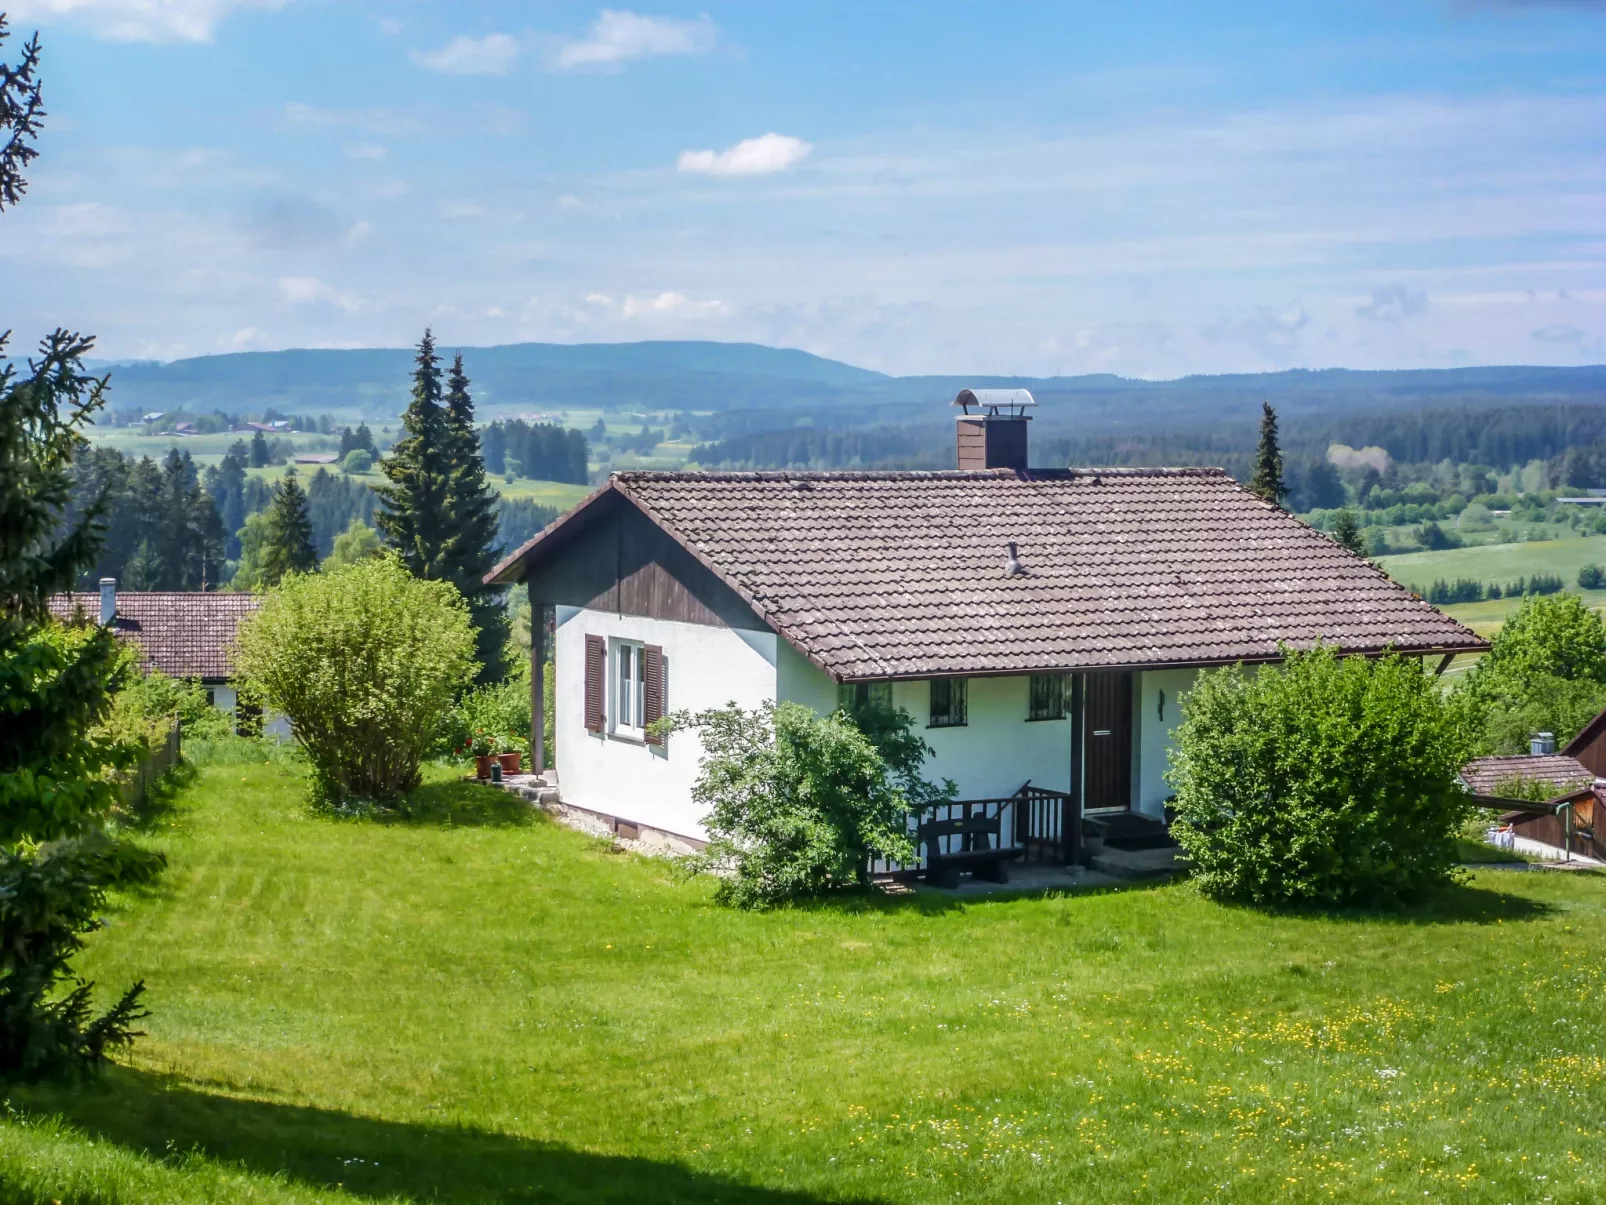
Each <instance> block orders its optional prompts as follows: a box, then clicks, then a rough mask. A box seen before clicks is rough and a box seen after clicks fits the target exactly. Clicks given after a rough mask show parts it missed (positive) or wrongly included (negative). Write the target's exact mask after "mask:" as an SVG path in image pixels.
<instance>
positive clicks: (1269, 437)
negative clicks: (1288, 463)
mask: <svg viewBox="0 0 1606 1205" xmlns="http://www.w3.org/2000/svg"><path fill="white" fill-rule="evenodd" d="M1249 490H1250V492H1251V493H1254V494H1258V495H1260V497H1262V498H1264V499H1265V500H1266V501H1267V502H1270V503H1271V504H1272V505H1273V506H1281V505H1282V502H1283V499H1284V498H1285V497H1287V496H1288V487H1287V486H1286V485H1285V484H1284V483H1283V453H1282V449H1281V448H1280V447H1278V446H1277V412H1276V411H1275V410H1273V409H1272V408H1271V403H1270V402H1261V403H1260V447H1259V449H1258V450H1257V451H1256V452H1255V475H1254V476H1253V477H1251V478H1250V479H1249Z"/></svg>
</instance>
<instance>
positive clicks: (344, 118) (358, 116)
mask: <svg viewBox="0 0 1606 1205" xmlns="http://www.w3.org/2000/svg"><path fill="white" fill-rule="evenodd" d="M284 119H285V121H286V122H287V123H288V124H290V125H293V126H322V127H326V128H334V129H348V130H366V131H367V132H368V133H370V134H419V133H422V132H423V126H422V125H421V124H420V123H419V122H418V121H417V120H416V119H415V118H412V117H408V116H407V115H406V114H404V113H398V112H396V111H395V110H394V109H381V108H377V107H376V108H367V109H324V108H320V107H319V106H317V105H309V104H305V103H303V102H302V101H299V100H293V101H290V102H289V103H288V104H286V105H285V106H284Z"/></svg>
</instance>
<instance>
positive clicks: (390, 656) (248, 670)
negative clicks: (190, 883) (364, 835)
mask: <svg viewBox="0 0 1606 1205" xmlns="http://www.w3.org/2000/svg"><path fill="white" fill-rule="evenodd" d="M237 656H238V666H239V669H240V671H241V673H243V674H244V675H245V677H246V678H248V679H249V680H250V681H252V682H253V683H255V684H257V686H258V687H259V688H260V689H261V691H262V694H263V696H264V697H265V699H266V701H267V703H268V705H269V706H271V707H272V708H274V709H275V710H277V711H280V712H283V713H284V715H285V717H286V718H287V719H288V720H289V721H290V729H291V731H292V732H293V733H294V734H295V738H296V740H298V741H299V742H300V743H301V745H302V747H303V748H304V749H305V750H306V753H307V757H308V760H310V761H311V763H312V768H313V774H314V790H315V791H316V792H317V794H318V795H319V796H320V798H321V799H323V800H324V801H325V802H329V803H340V802H343V801H345V800H348V799H352V798H358V799H371V800H377V801H385V800H388V799H391V798H394V797H395V796H396V795H399V794H400V793H402V792H404V791H408V790H411V789H412V788H413V787H415V786H417V785H418V777H419V773H418V767H419V763H420V762H421V761H422V760H423V758H424V757H425V756H426V755H427V754H428V752H429V750H430V747H431V745H432V744H433V743H434V741H435V736H436V733H437V731H438V729H439V727H440V725H441V723H442V722H443V720H444V719H445V717H446V716H447V714H448V713H449V712H450V710H451V706H452V698H453V695H454V694H455V692H456V691H457V690H458V689H459V688H461V686H462V684H463V683H465V682H467V681H469V680H471V679H472V678H473V676H474V671H475V669H476V668H477V667H476V663H475V661H474V631H473V629H472V627H470V625H469V620H468V608H467V607H466V605H465V604H464V602H463V598H462V595H460V594H459V593H458V592H457V590H456V588H455V587H453V586H452V585H451V584H450V583H448V582H431V581H422V580H420V579H419V578H415V577H414V576H413V575H412V574H410V573H409V572H408V571H407V568H406V567H405V566H404V565H403V564H402V563H401V560H400V559H399V558H397V557H395V556H394V555H392V556H385V557H379V558H375V559H372V560H366V561H360V562H358V563H357V564H354V565H349V566H346V567H345V568H342V569H337V570H335V571H333V572H330V573H314V574H291V575H290V576H289V577H287V578H285V580H284V582H283V583H282V584H281V585H280V586H279V587H278V588H277V589H275V590H271V591H269V593H268V595H267V597H266V598H265V599H264V600H263V604H262V608H261V610H259V611H257V613H256V614H255V615H253V616H251V617H250V618H249V619H248V620H246V621H245V622H244V623H243V624H242V625H241V629H240V637H239V648H238V654H237Z"/></svg>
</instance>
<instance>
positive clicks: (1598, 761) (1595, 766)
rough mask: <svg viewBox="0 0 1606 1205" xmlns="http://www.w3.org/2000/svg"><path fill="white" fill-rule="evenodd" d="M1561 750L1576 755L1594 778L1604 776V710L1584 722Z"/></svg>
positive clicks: (1605, 735)
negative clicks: (1587, 721)
mask: <svg viewBox="0 0 1606 1205" xmlns="http://www.w3.org/2000/svg"><path fill="white" fill-rule="evenodd" d="M1562 752H1563V753H1565V754H1566V755H1567V756H1568V757H1576V758H1577V759H1578V760H1579V761H1580V762H1581V763H1583V767H1584V769H1586V770H1588V771H1589V772H1590V773H1591V774H1593V775H1594V776H1595V777H1596V778H1606V711H1603V712H1601V713H1600V714H1599V715H1598V716H1596V717H1595V718H1594V719H1592V720H1590V721H1589V723H1587V724H1585V725H1584V728H1583V731H1582V732H1580V733H1579V734H1578V735H1577V736H1575V737H1573V739H1572V742H1571V743H1570V744H1569V745H1568V746H1567V748H1565V749H1564V750H1562Z"/></svg>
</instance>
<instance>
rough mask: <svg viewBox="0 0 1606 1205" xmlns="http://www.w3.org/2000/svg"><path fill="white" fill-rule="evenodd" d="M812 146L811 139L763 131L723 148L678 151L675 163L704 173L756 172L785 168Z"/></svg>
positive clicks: (709, 174) (801, 157)
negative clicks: (721, 149) (809, 140)
mask: <svg viewBox="0 0 1606 1205" xmlns="http://www.w3.org/2000/svg"><path fill="white" fill-rule="evenodd" d="M813 149H814V144H813V143H809V142H804V141H803V140H802V139H801V138H793V137H792V136H791V135H789V134H762V135H760V136H759V137H757V138H744V139H742V141H740V142H738V143H737V144H736V145H735V146H733V147H728V148H726V149H725V150H723V151H681V152H680V158H679V159H678V160H677V161H676V163H675V166H676V167H677V168H679V169H680V170H681V171H683V172H696V173H699V174H701V175H705V176H758V175H763V174H764V173H766V172H780V171H785V170H786V169H787V168H789V167H791V166H792V165H794V164H796V163H799V162H801V161H802V160H803V159H804V158H805V157H806V156H807V155H808V153H809V152H810V151H812V150H813Z"/></svg>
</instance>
